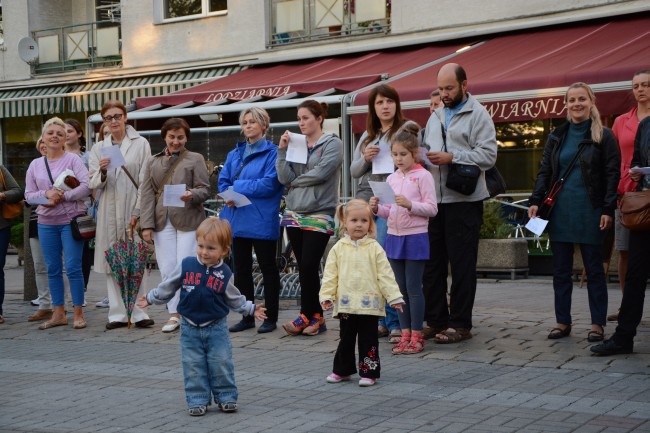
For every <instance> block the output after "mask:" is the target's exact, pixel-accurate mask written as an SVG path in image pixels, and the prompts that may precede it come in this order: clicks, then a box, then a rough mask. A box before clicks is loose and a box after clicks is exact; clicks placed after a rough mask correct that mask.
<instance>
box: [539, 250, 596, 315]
mask: <svg viewBox="0 0 650 433" xmlns="http://www.w3.org/2000/svg"><path fill="white" fill-rule="evenodd" d="M579 246H580V253H581V254H582V262H583V263H584V265H585V270H586V271H587V294H588V296H589V311H590V312H591V323H592V324H594V325H600V326H603V327H604V326H605V325H606V324H607V320H606V318H607V282H606V280H605V268H604V267H603V254H602V251H601V250H602V247H601V246H600V245H589V244H579ZM551 251H552V252H553V291H554V292H555V319H556V321H557V323H561V324H563V325H570V324H571V323H572V322H571V295H572V293H573V278H572V277H573V244H572V243H570V242H553V241H551Z"/></svg>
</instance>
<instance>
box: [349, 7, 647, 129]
mask: <svg viewBox="0 0 650 433" xmlns="http://www.w3.org/2000/svg"><path fill="white" fill-rule="evenodd" d="M649 41H650V14H647V13H645V14H637V15H636V16H635V17H618V18H616V17H615V18H609V19H608V20H607V21H595V22H589V23H585V24H576V23H573V24H571V25H566V26H560V27H554V28H543V29H537V30H528V31H525V32H518V33H513V34H507V35H503V36H497V37H494V38H492V39H490V40H488V41H486V42H485V43H484V44H482V45H480V46H477V47H475V48H473V49H471V50H467V51H464V52H461V53H459V54H458V55H456V56H455V57H454V58H452V59H451V60H450V61H452V62H455V63H458V64H460V65H461V66H463V68H464V69H465V71H466V72H467V77H468V83H469V85H468V91H469V92H470V93H472V94H473V95H474V96H479V99H480V97H481V96H482V95H483V96H486V98H485V101H484V102H483V103H484V105H485V106H486V108H487V109H488V111H489V112H490V113H491V114H492V117H493V119H494V121H495V122H505V121H516V120H530V119H544V118H559V117H564V115H565V114H566V113H565V112H564V103H563V94H561V93H562V92H561V91H556V92H549V91H548V89H554V88H565V87H567V86H569V85H570V84H572V83H574V82H576V81H584V82H586V83H588V84H590V85H593V86H594V87H595V88H594V90H595V91H596V92H597V96H598V100H597V102H596V104H597V106H598V109H599V110H600V112H601V113H602V114H605V115H608V114H619V113H623V112H625V111H627V110H629V109H630V107H631V106H632V105H633V99H631V92H630V91H629V88H628V89H626V90H617V91H607V89H608V88H610V90H611V86H608V85H607V84H608V83H616V82H631V80H632V75H633V74H634V72H636V71H638V70H641V69H647V68H648V67H650V64H649V63H648V59H650V42H649ZM439 69H440V65H434V66H432V67H429V68H426V69H423V70H421V71H419V72H416V73H414V74H411V75H408V76H406V77H404V78H401V79H398V80H395V81H393V82H390V83H389V84H390V85H392V86H394V87H395V88H397V90H398V91H399V93H400V97H401V100H402V102H404V101H414V100H424V99H428V98H429V94H430V92H431V90H432V89H433V88H434V86H435V85H436V75H437V72H438V70H439ZM493 94H502V95H493ZM366 103H367V93H364V94H363V95H359V97H357V98H356V100H355V105H364V104H366ZM407 116H408V117H409V118H411V119H413V120H416V121H418V122H419V123H421V124H424V123H426V120H427V119H428V117H429V111H428V109H417V110H410V111H409V112H407ZM356 117H360V116H356ZM355 120H356V119H355ZM356 123H357V121H355V126H356ZM355 129H356V128H355Z"/></svg>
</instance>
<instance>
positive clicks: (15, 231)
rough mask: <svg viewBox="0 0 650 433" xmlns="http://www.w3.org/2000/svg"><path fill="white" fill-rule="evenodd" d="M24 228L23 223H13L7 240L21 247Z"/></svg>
mask: <svg viewBox="0 0 650 433" xmlns="http://www.w3.org/2000/svg"><path fill="white" fill-rule="evenodd" d="M24 229H25V224H23V223H18V224H14V225H13V226H11V235H10V238H9V242H10V243H11V245H13V246H14V247H22V246H23V245H24V242H23V232H24Z"/></svg>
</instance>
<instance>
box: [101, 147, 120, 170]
mask: <svg viewBox="0 0 650 433" xmlns="http://www.w3.org/2000/svg"><path fill="white" fill-rule="evenodd" d="M99 154H100V155H101V157H102V158H110V159H111V163H110V164H108V170H112V169H114V168H120V167H122V166H123V165H124V164H126V161H124V155H122V152H121V151H120V146H118V145H117V144H114V145H113V146H107V147H102V148H101V149H99Z"/></svg>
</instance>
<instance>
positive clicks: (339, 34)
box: [268, 0, 391, 46]
mask: <svg viewBox="0 0 650 433" xmlns="http://www.w3.org/2000/svg"><path fill="white" fill-rule="evenodd" d="M390 3H391V2H390V0H356V1H355V0H271V15H270V17H271V18H270V19H271V23H270V26H269V28H270V34H269V43H268V45H269V46H279V45H284V44H295V43H302V42H310V41H320V40H325V39H338V38H348V37H354V36H372V35H382V34H386V33H390Z"/></svg>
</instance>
